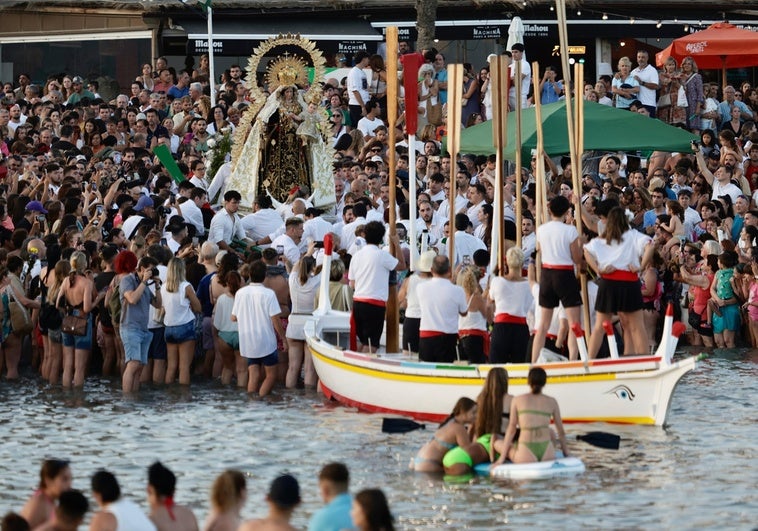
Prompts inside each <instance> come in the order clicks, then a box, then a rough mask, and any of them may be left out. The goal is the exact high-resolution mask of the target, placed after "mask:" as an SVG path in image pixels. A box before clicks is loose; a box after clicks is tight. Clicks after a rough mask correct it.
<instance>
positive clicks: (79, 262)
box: [69, 251, 87, 273]
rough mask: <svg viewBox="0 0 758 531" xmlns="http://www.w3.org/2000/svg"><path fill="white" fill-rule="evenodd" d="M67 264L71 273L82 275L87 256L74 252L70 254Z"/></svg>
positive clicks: (85, 267) (85, 266)
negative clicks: (69, 265)
mask: <svg viewBox="0 0 758 531" xmlns="http://www.w3.org/2000/svg"><path fill="white" fill-rule="evenodd" d="M69 263H70V264H71V272H72V273H84V270H85V269H87V255H86V254H84V253H83V252H81V251H74V252H73V253H71V258H70V259H69Z"/></svg>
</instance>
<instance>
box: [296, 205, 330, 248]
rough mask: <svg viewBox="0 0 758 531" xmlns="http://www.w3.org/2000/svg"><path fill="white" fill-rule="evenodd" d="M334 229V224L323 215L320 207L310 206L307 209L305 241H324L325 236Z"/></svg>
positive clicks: (304, 225)
mask: <svg viewBox="0 0 758 531" xmlns="http://www.w3.org/2000/svg"><path fill="white" fill-rule="evenodd" d="M331 231H332V224H331V223H329V222H328V221H326V220H325V219H324V218H322V217H321V211H320V210H319V209H318V208H313V207H311V208H308V209H306V211H305V223H303V236H302V238H301V240H302V241H303V243H305V244H308V243H310V242H323V241H324V236H326V235H327V234H329V233H330V232H331Z"/></svg>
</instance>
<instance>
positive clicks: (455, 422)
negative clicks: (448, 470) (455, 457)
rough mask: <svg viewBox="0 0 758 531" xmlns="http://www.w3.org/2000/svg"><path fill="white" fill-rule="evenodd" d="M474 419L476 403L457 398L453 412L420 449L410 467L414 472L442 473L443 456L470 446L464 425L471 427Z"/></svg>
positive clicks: (469, 436)
mask: <svg viewBox="0 0 758 531" xmlns="http://www.w3.org/2000/svg"><path fill="white" fill-rule="evenodd" d="M475 418H476V402H474V401H473V400H471V399H470V398H468V397H465V396H464V397H461V398H459V399H458V402H456V404H455V407H454V408H453V412H452V413H450V416H449V417H448V418H447V420H445V422H443V423H442V424H441V425H440V427H439V429H438V430H437V431H436V432H435V434H434V437H432V439H431V440H430V441H428V442H427V443H426V444H425V445H424V446H422V447H421V449H420V450H419V451H418V454H417V455H416V457H414V458H413V461H411V466H410V467H411V468H412V469H413V470H415V471H416V472H443V471H444V467H443V466H442V459H443V458H444V457H445V454H446V453H447V452H448V451H450V450H452V449H453V448H456V447H458V446H463V447H466V446H468V445H469V444H471V434H470V433H469V430H468V429H467V428H466V425H473V422H474V419H475Z"/></svg>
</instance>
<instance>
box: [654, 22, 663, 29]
mask: <svg viewBox="0 0 758 531" xmlns="http://www.w3.org/2000/svg"><path fill="white" fill-rule="evenodd" d="M661 26H663V23H662V22H661V21H660V20H659V21H658V23H657V24H656V25H655V27H656V28H660V27H661Z"/></svg>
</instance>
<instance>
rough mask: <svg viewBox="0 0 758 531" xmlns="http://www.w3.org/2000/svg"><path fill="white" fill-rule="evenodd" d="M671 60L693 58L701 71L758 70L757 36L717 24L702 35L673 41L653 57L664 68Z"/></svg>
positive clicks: (734, 27)
mask: <svg viewBox="0 0 758 531" xmlns="http://www.w3.org/2000/svg"><path fill="white" fill-rule="evenodd" d="M669 56H671V57H673V58H674V59H676V60H677V61H678V62H681V60H682V59H684V58H685V57H687V56H692V57H693V58H694V59H695V62H696V63H697V66H698V68H701V69H708V70H714V69H721V70H723V71H724V73H725V74H726V69H727V68H742V67H745V66H758V32H755V31H750V30H744V29H740V28H738V27H737V26H735V25H734V24H729V23H728V22H716V23H715V24H712V25H711V26H710V27H709V28H707V29H704V30H703V31H697V32H695V33H691V34H690V35H685V36H684V37H681V38H679V39H675V40H674V42H672V43H671V46H669V47H668V48H666V49H664V50H661V51H660V52H658V53H657V54H656V55H655V62H656V64H657V65H658V66H663V64H664V63H665V62H666V59H667V58H668V57H669Z"/></svg>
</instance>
